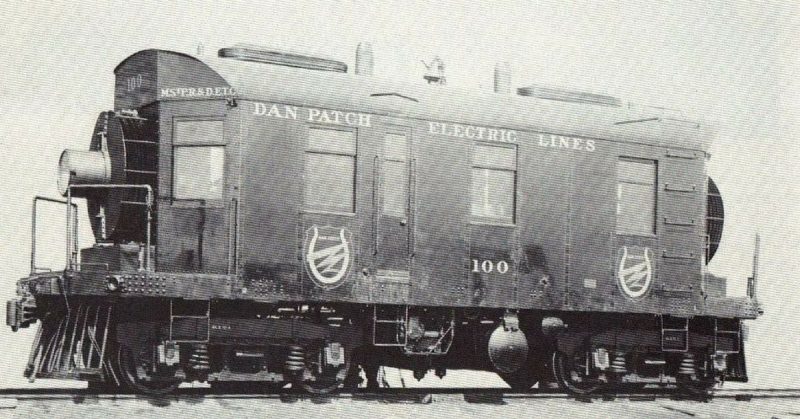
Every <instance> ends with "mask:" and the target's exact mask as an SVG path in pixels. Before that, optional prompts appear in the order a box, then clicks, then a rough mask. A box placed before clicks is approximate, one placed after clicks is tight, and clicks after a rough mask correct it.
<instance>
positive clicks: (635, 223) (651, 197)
mask: <svg viewBox="0 0 800 419" xmlns="http://www.w3.org/2000/svg"><path fill="white" fill-rule="evenodd" d="M656 168H657V167H656V162H655V161H653V160H639V159H630V158H624V157H623V158H620V159H619V161H618V162H617V232H618V233H625V234H640V235H651V234H655V232H656V231H655V229H656Z"/></svg>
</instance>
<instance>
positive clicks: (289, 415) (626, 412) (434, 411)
mask: <svg viewBox="0 0 800 419" xmlns="http://www.w3.org/2000/svg"><path fill="white" fill-rule="evenodd" d="M424 401H425V402H427V403H413V402H392V403H388V402H386V401H376V400H369V401H368V400H353V399H347V398H338V399H320V400H313V399H304V400H295V401H285V400H283V401H282V400H281V399H279V398H268V399H264V398H247V397H244V398H242V397H239V398H225V397H218V396H215V397H206V398H201V397H195V398H192V397H185V396H182V397H180V398H169V399H162V400H153V399H141V398H136V397H130V396H129V397H119V398H116V399H114V398H104V397H100V398H97V397H86V398H77V399H72V398H69V397H67V398H64V399H61V400H36V399H33V398H31V399H24V398H21V399H19V400H17V399H13V398H11V399H2V400H0V418H6V417H9V418H51V417H53V418H81V419H91V418H108V417H121V416H128V417H144V418H169V419H177V418H208V419H227V418H231V419H233V418H237V419H238V418H255V417H260V418H282V419H295V418H298V419H300V418H302V419H305V418H325V419H329V418H340V417H341V418H428V417H433V418H436V419H438V418H450V417H452V418H481V417H499V418H517V417H520V418H522V417H527V418H614V419H623V418H689V417H696V418H797V417H800V401H798V400H792V399H754V400H752V401H750V402H743V401H735V400H731V399H724V400H723V399H715V400H713V401H712V402H709V403H701V402H694V401H671V400H657V401H630V400H615V401H594V402H592V403H585V402H579V401H575V400H569V399H506V400H504V401H501V402H499V403H468V402H466V401H464V398H463V396H461V395H456V394H451V395H440V394H435V395H433V396H428V397H427V399H425V400H424Z"/></svg>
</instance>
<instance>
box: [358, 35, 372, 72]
mask: <svg viewBox="0 0 800 419" xmlns="http://www.w3.org/2000/svg"><path fill="white" fill-rule="evenodd" d="M372 67H373V60H372V44H370V43H369V42H361V43H359V44H358V48H357V49H356V74H359V75H362V76H371V75H372Z"/></svg>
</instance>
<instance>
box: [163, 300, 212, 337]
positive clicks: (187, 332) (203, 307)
mask: <svg viewBox="0 0 800 419" xmlns="http://www.w3.org/2000/svg"><path fill="white" fill-rule="evenodd" d="M210 332H211V302H210V301H205V302H199V301H198V302H191V301H179V302H177V303H176V302H175V301H174V300H170V302H169V340H170V341H171V342H176V343H180V342H183V343H208V340H209V337H210Z"/></svg>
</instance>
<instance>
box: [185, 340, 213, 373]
mask: <svg viewBox="0 0 800 419" xmlns="http://www.w3.org/2000/svg"><path fill="white" fill-rule="evenodd" d="M189 363H190V364H191V366H192V369H193V370H195V371H207V370H209V369H211V367H210V366H209V363H210V361H209V357H208V346H207V345H205V344H199V345H194V348H193V350H192V356H191V357H189Z"/></svg>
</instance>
